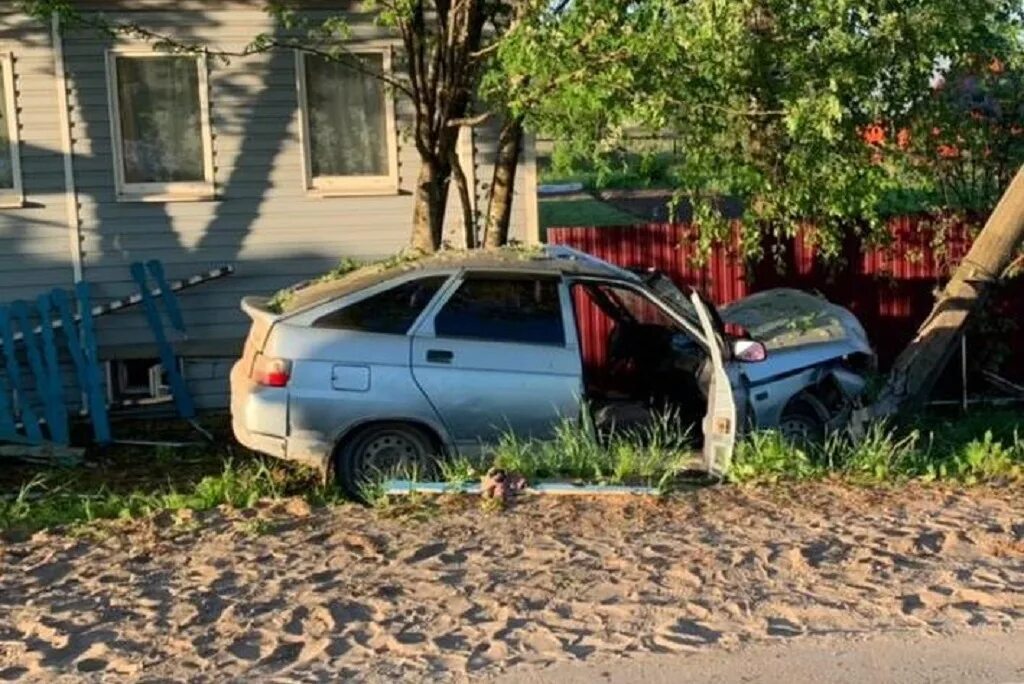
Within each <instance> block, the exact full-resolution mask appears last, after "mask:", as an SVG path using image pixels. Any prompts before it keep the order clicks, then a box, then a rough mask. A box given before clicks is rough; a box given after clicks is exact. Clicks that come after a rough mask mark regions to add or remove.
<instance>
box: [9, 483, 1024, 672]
mask: <svg viewBox="0 0 1024 684" xmlns="http://www.w3.org/2000/svg"><path fill="white" fill-rule="evenodd" d="M1022 493H1024V492H1022V491H1021V489H1019V488H1017V489H972V490H969V491H955V490H947V489H939V488H920V487H914V488H911V489H899V490H892V491H877V490H863V489H850V488H845V487H841V486H838V485H830V484H816V485H802V486H800V487H793V488H780V489H775V490H766V489H738V488H730V487H719V488H712V489H705V490H701V491H698V492H692V493H687V494H683V495H677V496H674V497H671V498H669V499H667V500H646V499H637V498H621V499H619V498H616V499H608V498H601V499H598V498H591V499H575V498H569V497H565V498H561V497H549V498H529V499H525V500H522V501H520V502H518V503H516V504H514V505H513V506H512V507H511V508H510V509H509V510H507V511H504V512H497V513H495V512H488V511H484V510H481V509H480V507H479V505H478V502H476V501H475V500H472V499H449V500H444V501H442V502H439V503H438V504H436V505H434V506H420V507H416V508H414V509H412V510H406V509H405V508H403V507H398V508H395V509H392V510H389V511H379V510H371V509H365V508H360V507H357V506H354V505H353V506H340V507H334V508H325V509H317V510H312V511H311V510H309V508H308V506H307V505H306V504H305V503H304V502H302V501H300V500H289V501H285V502H276V503H268V504H266V505H265V506H263V507H261V508H260V509H259V510H256V511H246V512H237V511H214V512H210V513H206V514H196V515H195V516H192V517H189V516H185V519H183V520H176V519H172V518H171V516H167V515H164V516H159V517H158V518H156V519H154V520H151V521H145V522H130V523H120V524H114V525H110V526H107V527H105V528H104V530H105V533H104V534H100V535H90V536H89V537H82V536H80V535H78V536H74V535H68V534H66V533H57V532H50V533H40V534H37V535H35V536H34V537H33V538H31V539H29V540H27V541H20V542H12V541H7V542H3V545H2V546H0V679H27V680H37V681H61V680H64V679H66V680H81V679H83V678H84V679H92V680H97V681H98V680H103V681H116V680H130V681H138V680H154V681H155V680H159V679H167V678H171V679H174V680H185V679H188V680H191V681H214V680H217V681H223V680H225V679H228V680H234V679H238V680H241V679H246V680H248V679H253V678H256V679H261V680H262V679H278V680H282V681H283V680H288V681H316V680H320V679H323V678H329V679H334V680H336V679H339V678H340V679H352V680H357V681H394V680H396V679H401V680H406V681H424V680H430V681H436V680H445V679H449V680H463V679H467V678H476V677H491V676H495V675H500V674H503V673H504V674H505V675H506V676H508V675H512V676H514V675H515V674H516V673H517V672H518V673H521V674H522V675H524V676H526V675H528V674H531V673H534V674H535V673H537V672H543V669H542V668H545V667H548V666H550V665H553V664H554V665H557V666H558V667H562V666H564V665H565V664H566V663H571V662H580V661H584V662H585V663H586V664H587V666H588V667H589V666H590V665H591V664H594V663H598V664H600V663H603V662H612V661H614V660H617V659H621V658H623V657H634V658H643V657H647V656H648V655H650V654H668V653H672V654H677V656H676V657H678V654H686V653H705V654H706V653H709V652H725V651H728V650H731V649H736V648H741V647H743V648H746V647H750V646H751V645H757V644H767V643H771V642H787V641H791V640H792V641H794V642H797V641H800V640H805V639H808V638H810V637H820V636H823V635H830V637H831V638H836V637H839V638H842V637H844V636H855V635H865V634H871V633H879V632H885V631H900V632H903V631H906V630H910V631H911V632H912V633H915V634H923V633H932V632H943V633H959V632H962V631H965V630H973V629H976V628H984V629H987V630H992V629H996V630H1016V629H1020V628H1022V627H1024V498H1022V496H1021V495H1022Z"/></svg>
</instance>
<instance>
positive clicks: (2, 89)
mask: <svg viewBox="0 0 1024 684" xmlns="http://www.w3.org/2000/svg"><path fill="white" fill-rule="evenodd" d="M13 116H14V112H8V111H7V86H6V84H5V83H4V79H3V73H2V72H0V189H4V190H10V189H12V188H13V187H14V167H13V165H12V161H11V138H10V135H11V134H10V127H11V118H10V117H13Z"/></svg>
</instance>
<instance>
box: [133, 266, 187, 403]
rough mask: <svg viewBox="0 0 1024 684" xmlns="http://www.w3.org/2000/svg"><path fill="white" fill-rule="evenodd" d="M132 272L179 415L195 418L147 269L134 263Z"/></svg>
mask: <svg viewBox="0 0 1024 684" xmlns="http://www.w3.org/2000/svg"><path fill="white" fill-rule="evenodd" d="M131 273H132V278H133V279H134V280H135V282H136V284H138V286H139V290H140V291H141V292H142V309H143V311H144V312H145V314H146V320H147V321H148V322H149V327H150V329H151V330H152V332H153V337H154V339H155V340H156V346H157V350H158V351H159V352H160V364H161V365H162V366H163V368H164V372H166V373H167V380H168V382H169V383H170V385H171V394H172V395H173V396H174V405H175V406H176V407H177V409H178V415H180V416H181V417H182V418H195V416H196V409H195V405H194V404H193V403H192V396H191V395H190V394H189V393H188V387H187V386H186V385H185V379H184V378H183V377H181V373H179V372H178V361H177V359H176V358H175V356H174V350H173V349H171V345H170V343H169V342H168V341H167V335H165V334H164V326H163V322H162V321H161V320H160V312H159V310H158V309H157V308H156V302H155V301H154V299H153V295H152V294H150V292H149V286H148V285H147V284H146V269H145V267H144V266H143V265H142V264H141V263H134V264H132V265H131Z"/></svg>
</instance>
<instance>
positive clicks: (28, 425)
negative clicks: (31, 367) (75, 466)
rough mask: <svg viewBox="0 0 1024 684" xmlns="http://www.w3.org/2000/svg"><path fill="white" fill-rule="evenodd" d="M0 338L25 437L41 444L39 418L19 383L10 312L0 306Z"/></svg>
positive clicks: (20, 382) (19, 371)
mask: <svg viewBox="0 0 1024 684" xmlns="http://www.w3.org/2000/svg"><path fill="white" fill-rule="evenodd" d="M0 338H2V339H3V341H4V362H5V364H6V366H7V377H8V378H10V380H11V388H12V389H13V390H14V393H15V394H16V395H17V396H18V400H19V404H20V406H19V408H20V409H21V416H22V422H23V423H24V424H25V436H26V437H27V438H28V440H29V441H30V442H34V443H38V442H42V441H43V433H42V431H41V430H40V429H39V417H38V416H37V415H36V412H35V411H34V410H33V408H32V403H31V402H30V401H27V397H26V395H25V385H24V383H22V381H21V368H20V366H19V365H18V357H17V354H16V353H15V348H14V329H13V327H12V326H11V315H10V312H9V311H8V309H7V307H5V306H0ZM12 419H13V417H12ZM5 437H6V436H5Z"/></svg>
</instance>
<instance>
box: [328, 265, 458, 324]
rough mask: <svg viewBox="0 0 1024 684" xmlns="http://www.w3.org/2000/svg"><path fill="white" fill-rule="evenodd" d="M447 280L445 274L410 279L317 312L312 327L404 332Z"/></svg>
mask: <svg viewBox="0 0 1024 684" xmlns="http://www.w3.org/2000/svg"><path fill="white" fill-rule="evenodd" d="M447 280H448V276H446V275H438V276H429V277H427V278H417V279H416V280H410V281H408V282H405V283H402V284H401V285H397V286H395V287H393V288H391V289H388V290H385V291H384V292H378V293H377V294H375V295H371V296H370V297H367V298H366V299H361V300H359V301H358V302H353V303H352V304H349V305H348V306H344V307H342V308H340V309H338V310H337V311H332V312H331V313H329V314H327V315H325V316H321V317H320V318H318V319H317V320H315V321H314V322H313V327H314V328H331V329H334V330H358V331H361V332H371V333H381V334H385V335H405V334H406V333H408V332H409V328H411V327H412V324H413V323H415V322H416V319H417V318H418V317H419V315H420V313H421V312H422V311H423V309H424V308H426V306H427V304H429V303H430V300H432V299H433V298H434V295H436V294H437V291H438V290H439V289H441V286H442V285H444V284H445V282H446V281H447Z"/></svg>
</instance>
